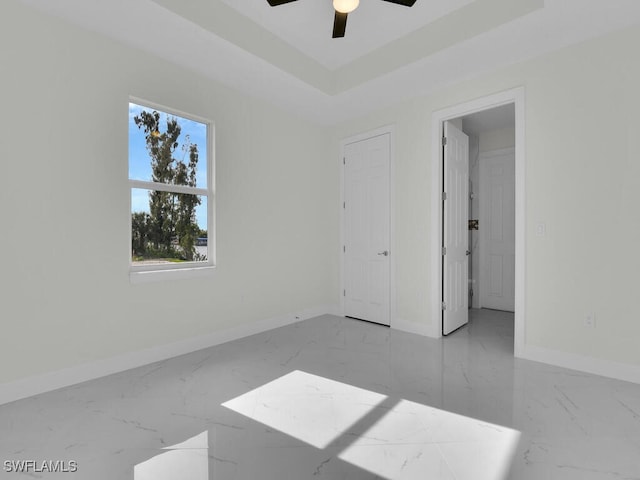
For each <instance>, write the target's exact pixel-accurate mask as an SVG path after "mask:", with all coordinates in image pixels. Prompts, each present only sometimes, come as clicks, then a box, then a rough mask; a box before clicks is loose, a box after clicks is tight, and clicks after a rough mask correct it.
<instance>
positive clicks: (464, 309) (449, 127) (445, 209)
mask: <svg viewBox="0 0 640 480" xmlns="http://www.w3.org/2000/svg"><path fill="white" fill-rule="evenodd" d="M442 171H443V176H444V179H443V192H444V193H443V196H442V198H443V200H442V214H443V215H442V218H443V236H442V238H443V245H442V334H443V335H448V334H450V333H451V332H453V331H454V330H457V329H458V328H460V327H461V326H463V325H465V324H466V323H467V322H468V321H469V295H468V289H469V286H468V284H469V262H468V255H469V235H468V221H469V137H467V135H465V134H464V133H463V132H462V131H461V130H460V129H459V128H457V127H456V126H455V125H454V124H452V123H451V122H445V123H444V139H443V168H442Z"/></svg>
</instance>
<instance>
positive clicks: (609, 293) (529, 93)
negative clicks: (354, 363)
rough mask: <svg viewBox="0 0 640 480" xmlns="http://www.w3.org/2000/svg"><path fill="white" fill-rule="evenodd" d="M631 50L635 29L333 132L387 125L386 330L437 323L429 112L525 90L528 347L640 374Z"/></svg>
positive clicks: (636, 75) (639, 95) (637, 149)
mask: <svg viewBox="0 0 640 480" xmlns="http://www.w3.org/2000/svg"><path fill="white" fill-rule="evenodd" d="M638 44H640V29H639V28H633V29H630V30H626V31H623V32H618V33H616V34H613V35H610V36H607V37H605V38H601V39H596V40H592V41H589V42H586V43H583V44H581V45H578V46H574V47H570V48H567V49H564V50H561V51H558V52H555V53H553V54H549V55H545V56H543V57H540V58H537V59H534V60H530V61H527V62H523V63H520V64H517V65H514V66H511V67H508V68H504V69H500V70H498V71H494V72H492V73H490V74H485V75H482V76H479V77H477V78H475V79H471V80H469V81H466V82H464V83H461V84H459V85H455V86H451V87H449V88H446V89H443V90H442V91H439V92H438V93H437V95H433V96H429V97H424V98H421V99H419V100H412V101H411V102H407V103H405V104H402V105H398V106H396V107H393V108H389V109H385V110H384V111H381V112H378V113H375V114H372V115H369V116H367V117H365V118H362V119H360V120H358V121H354V122H349V123H348V124H345V125H342V126H340V127H337V128H336V129H335V130H334V142H336V143H337V142H338V141H339V139H340V138H344V137H348V136H350V135H354V134H357V133H358V132H362V131H367V130H369V129H372V128H374V127H376V126H378V125H384V124H389V123H394V124H395V125H396V131H397V138H396V181H397V185H396V189H395V191H396V203H395V205H396V211H395V216H396V232H397V239H396V244H397V246H396V262H397V276H396V278H397V298H398V306H397V312H395V317H396V319H399V320H401V321H402V322H403V324H405V325H406V322H413V323H414V325H415V328H413V330H417V331H420V330H422V331H430V326H431V322H434V320H435V319H433V318H430V314H429V312H430V306H431V304H432V302H434V301H437V299H432V298H430V284H429V282H430V277H429V273H430V270H431V268H434V266H432V265H430V263H429V256H428V252H429V251H430V249H431V241H432V239H434V238H437V235H435V234H434V233H433V232H430V231H429V225H430V212H431V206H430V201H431V196H430V192H429V191H428V190H429V185H430V182H431V179H430V176H431V170H430V161H431V159H430V158H429V156H430V152H431V133H430V132H431V131H432V129H431V115H432V113H433V112H434V111H436V110H440V109H442V108H445V107H448V106H452V105H456V104H459V103H462V102H466V101H469V100H472V99H474V98H478V97H481V96H485V95H489V94H493V93H496V92H500V91H503V90H507V89H510V88H513V87H517V86H521V85H523V86H524V87H525V95H526V106H525V108H526V113H525V116H526V145H525V148H526V215H527V218H526V289H525V298H526V312H525V322H526V328H525V330H526V332H525V334H526V343H527V345H528V346H530V347H536V348H542V349H546V350H549V351H557V352H562V353H564V354H567V355H575V356H578V357H580V358H583V357H591V358H595V359H600V360H602V361H608V362H618V363H621V364H625V363H626V364H628V365H638V364H640V349H639V348H638V347H637V346H638V342H640V322H638V321H637V308H638V307H637V301H636V300H635V298H636V293H635V291H636V290H637V285H638V281H637V274H638V271H640V256H638V255H636V254H635V251H636V249H637V245H639V244H640V223H639V222H637V221H635V220H634V219H635V218H637V208H636V205H637V192H638V191H640V162H639V161H638V158H640V134H639V132H640V116H638V115H637V112H638V111H639V110H640V89H639V88H638V85H640V60H639V59H638V56H637V52H636V50H637V48H636V46H637V45H638ZM539 222H544V223H545V224H546V232H547V234H546V236H545V237H538V236H536V235H535V227H536V225H537V224H538V223H539ZM588 312H595V314H596V328H595V329H588V328H585V327H584V326H583V318H584V316H585V315H586V314H587V313H588ZM392 322H393V320H392ZM392 325H393V323H392ZM556 358H559V357H557V356H556ZM563 358H568V357H563ZM576 358H577V357H576ZM634 372H635V373H636V374H637V372H638V370H637V369H636V370H635V371H634ZM638 378H640V376H639V377H638Z"/></svg>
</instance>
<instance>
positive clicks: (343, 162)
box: [342, 157, 347, 165]
mask: <svg viewBox="0 0 640 480" xmlns="http://www.w3.org/2000/svg"><path fill="white" fill-rule="evenodd" d="M342 164H343V165H346V164H347V159H346V157H342Z"/></svg>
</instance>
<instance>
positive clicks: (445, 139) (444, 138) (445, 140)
mask: <svg viewBox="0 0 640 480" xmlns="http://www.w3.org/2000/svg"><path fill="white" fill-rule="evenodd" d="M446 144H447V137H442V146H443V147H444V146H445V145H446Z"/></svg>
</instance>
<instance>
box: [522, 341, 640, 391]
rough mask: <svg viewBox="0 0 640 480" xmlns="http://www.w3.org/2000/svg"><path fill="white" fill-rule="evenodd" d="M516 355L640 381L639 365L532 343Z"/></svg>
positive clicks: (619, 378)
mask: <svg viewBox="0 0 640 480" xmlns="http://www.w3.org/2000/svg"><path fill="white" fill-rule="evenodd" d="M518 357H519V358H523V359H525V360H532V361H534V362H541V363H547V364H549V365H554V366H557V367H563V368H570V369H572V370H579V371H581V372H586V373H592V374H594V375H601V376H603V377H610V378H615V379H617V380H624V381H626V382H632V383H640V365H632V364H628V363H620V362H613V361H610V360H603V359H600V358H594V357H587V356H584V355H577V354H574V353H566V352H560V351H557V350H550V349H547V348H543V347H536V346H533V345H525V346H524V348H523V349H522V352H521V355H519V356H518Z"/></svg>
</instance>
